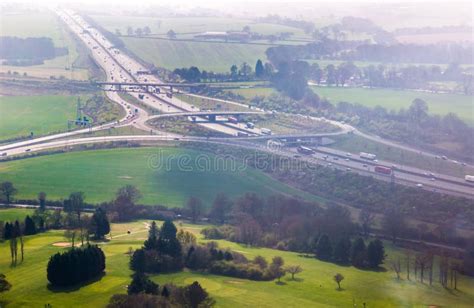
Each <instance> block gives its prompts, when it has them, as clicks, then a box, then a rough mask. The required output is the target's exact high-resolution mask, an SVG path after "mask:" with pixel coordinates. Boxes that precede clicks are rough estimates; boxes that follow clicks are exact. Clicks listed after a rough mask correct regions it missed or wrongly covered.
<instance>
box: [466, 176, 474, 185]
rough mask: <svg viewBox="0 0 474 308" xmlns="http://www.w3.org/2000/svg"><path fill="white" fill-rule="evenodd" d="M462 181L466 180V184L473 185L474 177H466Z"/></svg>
mask: <svg viewBox="0 0 474 308" xmlns="http://www.w3.org/2000/svg"><path fill="white" fill-rule="evenodd" d="M464 179H465V180H466V182H471V183H474V175H466V176H465V177H464Z"/></svg>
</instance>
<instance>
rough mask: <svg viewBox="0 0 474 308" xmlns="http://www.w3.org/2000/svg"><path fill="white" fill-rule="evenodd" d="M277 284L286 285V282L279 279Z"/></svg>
mask: <svg viewBox="0 0 474 308" xmlns="http://www.w3.org/2000/svg"><path fill="white" fill-rule="evenodd" d="M275 284H276V285H279V286H284V285H286V282H284V281H277V282H275Z"/></svg>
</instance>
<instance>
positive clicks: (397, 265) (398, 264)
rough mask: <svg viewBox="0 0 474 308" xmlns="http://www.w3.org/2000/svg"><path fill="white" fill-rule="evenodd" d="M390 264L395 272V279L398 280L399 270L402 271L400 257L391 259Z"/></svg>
mask: <svg viewBox="0 0 474 308" xmlns="http://www.w3.org/2000/svg"><path fill="white" fill-rule="evenodd" d="M390 266H391V267H392V269H393V271H394V272H395V273H396V274H397V279H398V280H400V272H401V271H402V266H401V262H400V259H397V260H395V261H392V262H391V264H390Z"/></svg>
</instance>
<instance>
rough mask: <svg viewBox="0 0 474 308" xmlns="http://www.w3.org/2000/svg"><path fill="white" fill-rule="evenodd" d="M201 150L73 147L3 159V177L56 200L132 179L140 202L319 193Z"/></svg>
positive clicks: (103, 194)
mask: <svg viewBox="0 0 474 308" xmlns="http://www.w3.org/2000/svg"><path fill="white" fill-rule="evenodd" d="M199 154H200V153H199V152H196V151H192V150H184V149H179V148H172V147H162V148H138V149H112V150H99V151H85V152H72V153H68V154H57V155H50V156H43V157H36V158H31V159H27V160H17V161H11V162H4V163H1V164H0V178H1V179H2V180H8V181H11V182H13V184H14V185H15V186H16V187H17V189H18V195H17V198H22V199H26V198H28V199H35V198H36V196H37V194H38V192H40V191H44V192H46V193H47V194H48V198H49V199H56V200H57V199H60V198H64V197H67V196H68V195H69V194H70V193H71V192H73V191H83V192H84V193H85V195H86V201H87V202H90V203H98V202H103V201H109V200H111V199H112V198H113V197H114V194H115V192H116V191H117V189H118V188H119V187H122V186H124V185H127V184H132V185H136V186H137V187H138V188H139V189H140V191H141V192H142V194H143V198H142V199H140V200H139V203H143V204H163V205H166V206H170V207H171V206H177V207H180V206H183V204H184V203H185V201H186V200H187V199H188V198H189V197H190V196H196V197H199V198H201V199H202V201H203V203H204V204H205V205H206V206H209V205H210V203H211V202H212V201H213V200H214V197H215V195H216V194H217V193H218V192H225V193H227V194H228V195H229V196H232V197H235V196H238V195H241V194H243V193H245V192H249V191H254V192H257V193H259V194H260V195H269V194H272V193H284V194H292V195H295V194H298V195H300V196H304V197H307V198H315V197H314V196H312V195H309V194H305V193H303V192H300V191H298V190H296V189H292V188H290V187H288V186H286V185H284V184H281V183H280V182H278V181H276V180H273V179H271V178H269V177H268V176H266V175H265V174H263V173H261V172H259V171H256V170H254V169H252V168H246V169H245V170H244V171H239V170H236V171H233V169H232V165H231V163H229V162H228V161H227V162H228V163H226V164H224V163H222V159H220V160H216V156H214V155H211V154H207V153H203V154H202V155H200V156H198V155H199ZM154 155H155V156H156V155H161V156H162V158H163V159H162V160H160V161H162V162H163V166H162V167H160V168H154V167H153V166H154V165H150V161H151V160H150V159H153V157H154ZM186 157H188V158H189V160H190V161H189V163H184V165H183V163H182V162H181V163H180V164H181V167H178V158H179V159H186ZM198 157H199V158H198ZM198 160H199V163H200V164H203V165H201V166H206V164H207V162H209V164H210V166H211V167H210V168H209V169H207V168H204V167H203V168H201V169H200V168H198V167H197V161H198ZM151 162H154V161H151ZM215 164H216V167H215V168H214V167H213V166H214V165H215ZM237 166H240V164H239V162H237V163H236V165H235V167H237ZM189 168H190V169H189ZM202 170H209V171H202Z"/></svg>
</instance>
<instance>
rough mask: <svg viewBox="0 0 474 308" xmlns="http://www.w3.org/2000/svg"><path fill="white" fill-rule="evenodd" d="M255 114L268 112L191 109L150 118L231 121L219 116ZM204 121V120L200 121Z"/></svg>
mask: <svg viewBox="0 0 474 308" xmlns="http://www.w3.org/2000/svg"><path fill="white" fill-rule="evenodd" d="M255 114H266V113H265V112H263V111H190V112H172V113H164V114H157V115H153V116H150V117H149V118H148V120H152V119H162V118H171V117H193V122H198V121H197V120H198V118H204V119H205V120H207V121H208V122H212V123H216V122H229V120H224V121H223V120H220V121H219V120H217V117H218V116H233V117H235V118H236V119H237V121H239V120H240V117H241V116H244V115H255ZM199 122H202V121H199Z"/></svg>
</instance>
